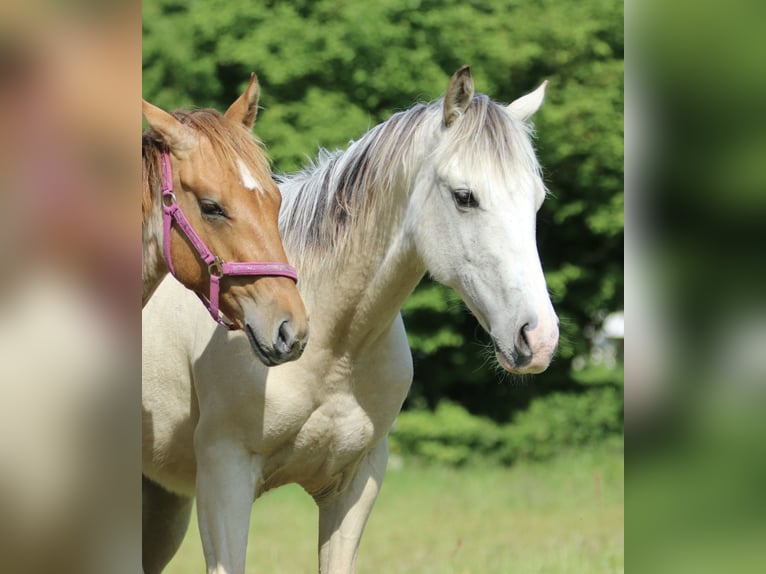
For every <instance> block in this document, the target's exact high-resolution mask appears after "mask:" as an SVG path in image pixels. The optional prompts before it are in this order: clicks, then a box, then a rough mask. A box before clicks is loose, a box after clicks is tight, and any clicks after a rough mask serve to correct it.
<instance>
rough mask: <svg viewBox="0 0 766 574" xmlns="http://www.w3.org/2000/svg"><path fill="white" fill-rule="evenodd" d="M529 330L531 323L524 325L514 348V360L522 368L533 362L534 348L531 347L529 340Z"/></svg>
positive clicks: (517, 336)
mask: <svg viewBox="0 0 766 574" xmlns="http://www.w3.org/2000/svg"><path fill="white" fill-rule="evenodd" d="M528 330H529V323H524V325H523V326H522V327H521V329H519V332H518V333H517V334H516V341H515V344H514V348H513V360H514V362H515V363H516V365H517V366H520V367H523V366H524V365H526V364H528V363H529V362H530V361H531V360H532V347H530V345H529V339H528V338H527V331H528Z"/></svg>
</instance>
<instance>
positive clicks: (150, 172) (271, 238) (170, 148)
mask: <svg viewBox="0 0 766 574" xmlns="http://www.w3.org/2000/svg"><path fill="white" fill-rule="evenodd" d="M258 96H259V87H258V80H257V78H256V76H255V74H252V75H251V78H250V83H249V85H248V87H247V89H246V90H245V92H244V93H243V94H242V95H241V96H240V97H239V98H238V99H237V100H236V101H235V102H234V103H233V104H232V105H231V106H230V107H229V109H228V110H227V111H226V113H225V114H220V113H219V112H217V111H216V110H212V109H199V110H195V111H191V112H187V111H176V112H173V113H172V114H170V113H167V112H165V111H163V110H161V109H160V108H158V107H156V106H154V105H152V104H150V103H149V102H146V101H144V102H143V113H144V117H145V118H146V120H147V122H148V124H149V126H150V127H149V129H147V130H146V131H145V132H144V134H143V137H142V139H141V150H142V159H143V169H142V176H143V178H142V179H143V180H142V190H141V192H142V193H141V208H142V209H141V211H142V218H143V220H142V229H143V271H142V279H143V289H142V306H143V305H145V304H146V302H147V300H148V299H149V298H150V297H151V295H152V293H153V292H154V290H155V289H156V287H157V285H158V284H159V282H160V281H161V280H162V278H163V277H164V276H165V275H166V274H167V273H168V271H172V272H173V275H174V276H175V277H176V279H178V281H180V282H181V283H182V284H183V285H184V286H185V287H187V288H189V289H191V290H192V291H194V292H195V293H197V295H199V296H200V298H201V299H203V302H204V303H205V304H206V305H207V306H208V309H209V310H210V312H211V314H213V316H214V318H216V320H219V322H224V318H222V317H220V316H219V305H220V312H221V313H222V314H223V315H224V317H225V321H226V324H227V325H228V326H229V328H231V329H241V330H243V331H245V332H246V333H247V335H248V338H249V340H250V345H251V347H252V349H253V351H254V352H255V353H256V355H257V356H258V358H259V359H260V360H261V361H263V362H264V363H265V364H267V365H278V364H280V363H284V362H285V361H289V360H293V359H296V358H298V357H299V356H300V354H301V352H302V350H303V347H304V346H305V344H306V339H307V336H308V318H307V316H306V310H305V307H304V305H303V301H302V299H301V298H300V295H299V294H298V290H297V289H296V286H295V279H296V276H295V275H294V274H293V269H292V267H290V266H289V265H287V257H286V256H285V252H284V249H283V247H282V241H281V239H280V236H279V229H278V227H277V216H278V213H279V207H280V204H281V195H280V192H279V189H278V187H277V186H276V184H275V183H274V181H273V180H272V178H271V170H270V168H269V164H268V161H267V158H266V156H265V154H264V151H263V150H262V148H261V147H260V145H259V142H258V141H257V140H256V139H255V138H254V137H253V135H252V133H251V130H252V127H253V123H254V122H255V116H256V113H257V110H258ZM171 207H172V210H173V211H174V213H173V214H172V215H173V216H174V217H176V219H171V217H170V215H169V214H168V213H169V210H170V208H171ZM179 213H180V214H181V215H180V218H181V219H180V220H179V219H177V217H179V215H178V214H179ZM259 261H261V262H264V261H265V262H267V263H226V262H259Z"/></svg>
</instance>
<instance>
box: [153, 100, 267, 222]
mask: <svg viewBox="0 0 766 574" xmlns="http://www.w3.org/2000/svg"><path fill="white" fill-rule="evenodd" d="M172 115H173V116H174V117H175V118H177V119H178V120H179V121H180V122H181V123H183V124H185V125H188V126H191V127H192V128H194V129H195V130H197V131H198V132H199V133H200V134H201V135H203V136H205V137H206V138H207V139H208V141H210V143H211V144H212V148H213V153H214V155H215V160H216V163H217V164H218V165H221V166H225V165H229V166H233V169H235V170H236V169H237V167H236V166H237V161H239V160H241V161H242V162H244V164H245V165H246V166H247V167H248V169H249V170H250V172H251V173H252V174H253V177H255V179H256V180H257V181H264V180H267V179H269V178H270V177H271V165H270V160H269V158H268V156H267V155H266V152H265V151H264V149H263V144H262V143H261V141H260V140H259V139H258V138H257V137H255V136H254V135H253V133H252V132H251V131H250V130H248V129H247V128H246V127H245V126H244V125H242V124H240V123H239V122H234V121H232V120H229V119H227V118H226V117H225V116H224V115H223V114H221V113H220V112H219V111H217V110H214V109H209V108H201V109H196V110H191V111H189V110H176V111H174V112H172ZM163 149H165V146H164V144H163V143H162V141H161V138H160V136H159V134H158V133H157V132H156V131H155V130H154V129H152V128H151V127H150V128H148V129H147V130H146V131H144V133H143V134H142V136H141V158H142V169H141V174H142V193H141V210H142V214H143V217H144V221H146V220H147V218H148V217H149V216H150V214H151V213H152V209H153V206H154V201H155V199H156V198H158V197H159V193H158V190H159V186H160V180H161V178H162V174H161V167H160V155H161V153H162V150H163Z"/></svg>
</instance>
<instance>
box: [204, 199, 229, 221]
mask: <svg viewBox="0 0 766 574" xmlns="http://www.w3.org/2000/svg"><path fill="white" fill-rule="evenodd" d="M199 208H200V210H201V211H202V215H209V216H213V217H226V212H225V211H224V210H223V208H222V207H221V206H220V205H218V204H217V203H216V202H215V201H212V200H210V199H201V200H200V201H199Z"/></svg>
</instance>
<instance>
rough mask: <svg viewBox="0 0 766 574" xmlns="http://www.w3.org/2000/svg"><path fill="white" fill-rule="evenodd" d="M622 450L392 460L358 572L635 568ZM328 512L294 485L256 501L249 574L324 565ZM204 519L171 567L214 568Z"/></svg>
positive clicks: (582, 573) (550, 572) (182, 570)
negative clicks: (321, 512) (464, 460)
mask: <svg viewBox="0 0 766 574" xmlns="http://www.w3.org/2000/svg"><path fill="white" fill-rule="evenodd" d="M623 471H624V466H623V454H622V451H621V450H619V449H604V448H601V449H597V450H594V451H581V452H577V453H571V454H567V455H563V456H560V457H558V458H556V459H554V460H551V461H548V462H544V463H525V464H518V465H516V466H514V467H513V468H510V469H502V468H494V467H484V468H478V467H473V468H470V469H449V468H438V467H420V466H417V465H404V466H403V467H402V468H399V469H389V471H388V473H387V475H386V480H385V483H384V485H383V490H382V491H381V494H380V496H379V498H378V502H377V504H376V505H375V508H374V509H373V512H372V516H371V517H370V521H369V523H368V524H367V528H366V530H365V534H364V537H363V538H362V545H361V550H360V553H359V560H358V564H357V566H358V568H357V570H358V574H394V573H396V574H399V573H401V574H404V573H407V574H506V573H509V572H513V573H514V574H532V573H540V574H556V573H561V574H564V573H566V574H600V573H621V572H623V571H624V547H623V517H624V512H623V493H624V490H623ZM316 522H317V511H316V507H315V506H314V503H313V501H312V500H311V499H310V498H309V496H308V495H307V494H305V493H304V492H303V491H302V490H301V489H300V488H298V487H295V486H290V487H285V488H282V489H278V490H276V491H273V492H271V493H268V494H267V495H265V496H264V497H263V498H262V499H260V500H258V501H257V502H256V503H255V505H254V506H253V514H252V520H251V523H250V542H249V546H248V556H247V572H248V573H256V574H262V573H268V574H295V573H311V572H316V570H317V558H316V544H317V542H316V539H317V525H316ZM203 571H204V561H203V558H202V548H201V544H200V542H199V533H198V531H197V526H196V521H195V520H194V519H192V524H191V526H190V528H189V533H188V534H187V536H186V539H185V541H184V543H183V545H182V547H181V549H180V550H179V552H178V554H177V555H176V556H175V558H174V559H173V561H172V562H171V563H170V565H169V566H168V568H167V570H166V572H168V573H169V574H188V573H190V572H203Z"/></svg>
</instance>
